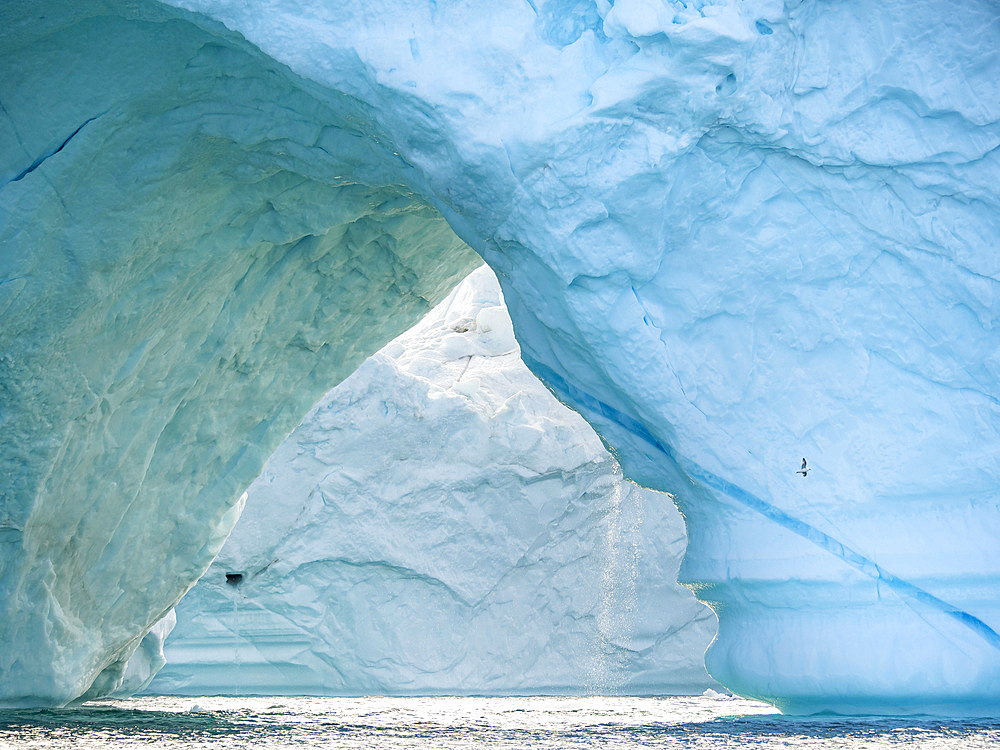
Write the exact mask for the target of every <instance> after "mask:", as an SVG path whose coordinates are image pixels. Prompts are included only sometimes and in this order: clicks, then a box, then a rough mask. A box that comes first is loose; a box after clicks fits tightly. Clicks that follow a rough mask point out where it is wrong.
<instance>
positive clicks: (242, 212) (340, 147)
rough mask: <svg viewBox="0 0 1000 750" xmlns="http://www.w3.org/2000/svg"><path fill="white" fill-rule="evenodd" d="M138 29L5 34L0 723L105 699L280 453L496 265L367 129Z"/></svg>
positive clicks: (301, 87) (196, 47)
mask: <svg viewBox="0 0 1000 750" xmlns="http://www.w3.org/2000/svg"><path fill="white" fill-rule="evenodd" d="M138 7H139V8H140V10H139V11H134V10H132V11H128V10H122V9H117V8H116V6H114V5H110V6H109V5H106V4H102V3H76V2H72V3H64V4H60V3H49V4H46V7H45V8H44V9H41V8H35V7H34V6H29V5H28V4H18V5H13V6H10V5H8V6H6V7H5V8H4V9H3V10H2V11H0V48H2V50H3V60H4V70H6V71H9V74H7V75H4V76H3V79H4V80H3V82H2V83H0V87H2V88H0V103H2V104H3V114H2V115H0V137H2V144H3V145H2V147H0V175H4V180H3V183H2V187H0V246H2V248H3V250H2V252H0V282H2V283H0V314H2V320H3V325H2V326H0V352H2V357H0V394H2V402H0V409H2V423H3V428H2V429H3V439H2V443H3V447H2V451H0V644H2V647H0V674H2V675H3V679H2V680H0V701H10V702H18V701H20V702H41V703H63V702H65V701H68V700H71V699H74V698H77V697H78V696H80V695H81V694H103V693H106V692H108V691H110V690H114V689H115V688H116V686H117V684H118V682H119V681H120V679H121V678H122V670H123V669H124V665H125V660H126V659H127V658H128V656H129V654H130V653H131V652H132V650H133V649H134V648H135V647H136V645H137V644H138V643H139V641H140V639H142V638H143V636H144V634H145V632H146V630H147V629H148V628H149V626H150V625H151V624H152V623H153V622H155V621H156V620H157V619H159V618H160V616H161V615H163V613H164V612H165V611H167V610H169V609H170V607H172V606H173V605H174V604H175V603H176V602H177V600H178V599H179V598H180V597H181V595H182V594H183V593H184V592H185V591H186V590H187V589H188V588H189V587H190V586H191V585H193V583H194V582H195V581H196V580H197V579H198V577H199V576H200V575H201V573H202V572H203V571H204V569H205V568H206V567H207V566H208V564H209V563H210V562H211V560H212V558H213V557H214V556H215V554H216V552H217V551H218V549H219V547H220V546H221V545H222V542H223V540H224V539H225V537H226V535H227V534H228V533H229V531H230V529H231V528H232V524H233V523H234V522H235V520H236V518H237V517H238V513H239V505H238V503H237V500H238V498H239V496H240V495H241V493H242V492H243V491H244V490H245V488H246V486H247V485H248V484H249V483H250V482H251V481H252V480H253V478H254V477H255V476H256V475H257V474H258V473H259V472H260V469H261V466H262V465H263V463H264V460H265V459H266V457H267V455H268V453H269V452H270V451H271V450H272V449H273V448H274V447H276V445H277V444H278V443H279V442H280V441H281V440H282V439H283V438H284V437H285V436H286V435H287V434H288V432H289V431H290V430H291V429H292V428H293V427H294V426H295V425H296V424H297V423H298V421H299V419H300V418H301V416H302V414H303V413H304V412H305V411H306V410H307V409H308V408H309V407H310V406H311V405H312V403H314V402H315V400H316V399H317V398H318V397H319V396H320V395H322V393H323V392H325V391H326V390H327V388H328V387H329V386H330V384H331V382H336V381H337V380H338V379H340V378H343V377H344V376H346V375H347V374H348V373H350V372H351V371H352V370H353V369H354V368H355V367H357V366H358V364H360V363H361V362H362V361H363V360H364V358H365V357H366V356H368V355H369V354H371V353H372V352H374V351H375V350H376V349H377V348H378V347H380V346H381V345H382V344H384V343H385V341H386V340H387V339H389V338H391V337H392V336H394V335H396V334H398V333H400V332H401V331H403V330H405V328H406V327H407V326H408V325H410V324H411V323H412V322H414V321H415V320H417V319H419V317H420V316H422V315H423V314H424V313H426V312H427V310H429V309H430V307H431V305H432V304H433V303H434V302H436V301H437V300H439V299H440V298H441V297H442V296H443V295H444V294H446V293H447V291H448V290H449V289H450V288H451V287H452V286H453V285H454V283H456V282H457V281H458V280H459V279H460V278H461V277H462V276H463V275H465V273H467V271H468V270H469V269H470V268H471V267H472V266H473V264H474V263H476V262H478V259H477V258H476V257H475V255H474V253H472V252H471V251H469V250H468V248H466V247H465V246H464V245H463V244H462V243H461V241H460V240H458V239H457V238H456V237H455V235H454V234H453V233H452V231H451V230H450V229H449V227H448V226H447V224H446V223H445V221H444V220H443V219H442V218H441V217H440V215H439V214H438V213H437V212H436V211H435V210H433V209H432V208H429V207H428V206H427V204H426V202H424V201H422V200H420V199H419V198H417V197H416V196H415V194H414V192H413V189H412V188H411V187H410V186H408V185H407V181H406V180H407V178H406V171H407V170H406V169H405V167H402V166H400V165H398V164H393V161H394V160H398V157H396V156H394V155H393V154H392V149H391V147H387V146H386V145H385V143H384V142H381V141H380V139H381V136H380V134H379V132H378V131H377V130H376V129H374V128H367V127H366V123H370V118H369V117H367V116H365V115H364V114H363V107H362V106H361V105H360V104H358V103H357V102H353V101H350V100H348V99H347V98H346V97H343V96H335V95H332V94H329V92H324V93H323V94H322V96H320V95H317V94H316V93H315V92H312V91H310V88H309V86H308V85H307V84H306V83H305V82H303V81H301V80H300V79H298V78H297V77H296V76H295V75H293V74H291V73H290V72H289V71H287V70H285V69H283V68H282V67H281V66H279V65H276V64H275V63H274V62H273V61H271V60H269V59H267V58H264V57H263V56H262V55H261V54H260V53H259V51H257V50H255V49H254V48H252V47H251V46H249V45H247V44H246V43H245V42H242V41H241V40H239V39H237V38H236V37H235V36H233V35H231V34H226V33H225V32H224V31H223V30H221V29H219V28H217V27H216V28H214V29H213V30H205V29H203V28H200V27H199V26H197V25H195V24H193V23H191V22H190V21H186V20H184V19H182V18H178V17H177V16H178V15H179V13H178V12H176V11H173V10H169V11H166V12H164V11H163V10H162V9H161V10H156V9H155V8H152V7H147V6H146V5H144V4H140V5H139V6H138ZM39 16H42V17H44V18H39ZM15 72H16V73H15ZM237 405H239V406H237ZM88 690H89V691H90V693H88Z"/></svg>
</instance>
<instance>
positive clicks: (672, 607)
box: [130, 267, 718, 695]
mask: <svg viewBox="0 0 1000 750" xmlns="http://www.w3.org/2000/svg"><path fill="white" fill-rule="evenodd" d="M683 549H684V525H683V521H682V520H681V518H680V515H679V514H678V513H677V511H676V509H675V508H674V507H673V504H672V503H671V501H670V498H669V497H667V496H665V495H662V494H659V493H656V492H651V491H649V490H642V489H640V488H638V487H636V486H635V485H632V484H630V483H628V482H624V481H622V478H621V473H620V470H618V467H617V464H616V463H615V461H614V460H613V459H612V458H611V457H610V456H609V455H608V454H607V452H606V451H605V450H604V448H603V446H602V445H601V443H600V441H599V440H598V438H597V436H596V435H595V434H594V432H593V430H592V429H591V428H590V426H589V425H587V423H586V422H584V421H583V419H581V418H580V417H579V415H577V414H575V413H574V412H572V411H570V410H568V409H566V408H565V407H564V406H563V405H562V404H560V403H559V402H558V401H556V399H555V398H554V397H553V396H552V395H551V394H550V393H549V392H548V391H547V390H546V389H545V387H544V386H543V385H542V384H541V383H539V382H538V380H537V379H536V378H535V377H534V376H533V375H532V374H531V373H530V372H529V371H528V369H527V368H526V367H525V366H524V364H523V363H522V362H521V361H520V357H519V356H518V347H517V344H516V342H515V341H514V334H513V331H512V329H511V323H510V318H509V316H508V315H507V314H506V312H505V310H504V307H503V302H502V299H501V297H500V292H499V286H498V285H497V282H496V279H495V277H494V276H493V274H492V273H491V272H490V271H489V269H487V268H485V267H484V268H481V269H479V270H477V271H476V272H474V273H473V275H472V276H470V277H469V278H468V279H466V280H465V281H464V282H463V283H462V284H461V285H460V286H459V287H458V288H457V289H456V290H455V291H454V292H453V293H452V294H451V295H450V296H449V297H448V298H447V299H446V300H445V301H443V302H442V303H441V304H439V305H438V306H437V307H436V308H435V309H434V310H433V311H432V312H431V313H430V314H428V316H427V317H426V318H425V319H424V320H422V321H421V322H420V324H418V325H417V326H416V327H414V328H413V329H411V330H410V331H408V332H406V333H405V334H403V335H402V336H400V337H399V338H397V339H395V340H394V341H393V342H391V343H390V344H388V345H387V346H386V347H384V348H383V349H382V350H380V351H379V352H378V353H377V354H376V355H375V356H373V357H372V358H371V359H369V360H367V361H366V362H365V363H364V364H363V365H362V366H361V367H360V368H359V369H358V370H357V371H356V372H355V373H354V374H352V375H351V376H350V377H349V378H347V379H346V380H345V381H344V382H343V383H341V384H340V385H339V386H337V387H336V388H334V389H333V390H332V391H330V393H328V394H327V395H326V396H324V398H323V399H322V400H321V401H320V402H319V404H317V405H316V407H315V408H314V409H313V410H312V411H311V412H310V413H309V415H308V416H307V417H306V418H305V419H304V420H303V423H302V424H301V425H300V426H299V427H298V428H296V430H295V431H294V432H293V433H292V434H291V435H290V436H289V438H288V440H286V441H285V442H284V443H283V444H282V445H281V447H280V448H279V449H278V450H277V451H276V452H275V453H274V454H273V455H272V456H271V458H270V459H269V460H268V462H267V464H266V465H265V467H264V471H263V474H262V475H261V476H260V477H259V478H258V479H257V480H256V481H255V482H254V483H253V485H252V486H251V487H250V489H249V491H248V498H247V504H246V507H245V509H244V511H243V514H242V516H241V517H240V520H239V522H238V523H237V525H236V527H235V528H234V529H233V533H232V534H231V535H230V537H229V539H228V540H227V542H226V544H225V546H224V547H223V548H222V551H221V552H220V554H219V557H218V558H217V559H216V560H215V562H214V563H213V564H212V566H211V567H210V568H209V569H208V572H207V573H206V574H205V576H204V577H202V579H201V580H200V581H199V582H198V585H197V586H195V588H194V589H192V590H191V591H190V592H189V593H188V594H187V595H186V596H185V598H184V600H183V601H182V602H181V604H180V605H179V607H178V608H177V612H178V625H177V627H176V629H175V630H174V632H173V633H172V634H171V636H170V638H169V640H168V641H167V645H166V658H167V666H166V667H165V668H164V670H163V671H162V672H161V673H160V674H158V675H157V677H156V679H155V681H154V682H153V683H152V685H151V687H150V690H151V691H152V692H160V693H178V692H180V693H186V694H193V695H199V694H200V695H217V694H230V693H237V694H238V693H244V694H246V693H250V694H279V693H284V694H292V695H301V694H305V693H319V694H331V693H333V694H338V695H344V694H355V695H372V694H390V695H391V694H400V693H408V694H414V693H415V694H428V693H441V692H445V693H449V694H456V693H465V694H468V693H473V694H495V693H505V694H510V693H533V694H537V693H539V692H558V693H570V694H577V695H578V694H582V693H584V692H587V691H591V692H598V693H600V694H608V693H613V692H622V693H626V694H636V693H655V694H662V693H664V692H669V693H678V692H680V693H687V692H697V693H700V692H702V691H703V690H705V689H706V688H707V687H711V686H715V687H718V685H717V684H716V683H714V682H713V681H712V680H711V679H710V678H709V677H708V675H707V673H706V672H705V668H704V664H703V654H704V652H705V648H706V647H707V645H708V643H709V641H711V639H712V637H713V636H714V635H715V618H714V616H713V615H712V613H711V612H710V611H709V610H708V609H706V608H705V607H703V606H702V605H700V604H698V603H697V602H696V601H695V600H694V597H693V596H692V595H691V592H690V591H688V590H687V589H684V588H681V587H680V586H678V585H677V584H676V583H675V582H674V581H675V579H676V575H677V568H678V566H679V565H680V558H681V554H682V553H683ZM227 575H228V578H227ZM236 576H240V578H239V580H238V581H236V580H235V577H236ZM130 664H131V663H130Z"/></svg>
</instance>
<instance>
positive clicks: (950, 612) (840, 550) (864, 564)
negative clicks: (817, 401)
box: [522, 353, 1000, 650]
mask: <svg viewBox="0 0 1000 750" xmlns="http://www.w3.org/2000/svg"><path fill="white" fill-rule="evenodd" d="M522 358H523V359H524V362H525V364H527V365H528V367H529V368H530V369H531V370H532V372H534V373H535V374H536V375H537V376H538V377H540V378H541V379H542V380H544V381H545V382H546V384H548V385H549V386H550V387H552V388H555V389H556V390H558V391H560V392H561V393H562V394H564V395H565V396H568V397H569V398H570V399H572V400H573V401H574V402H575V403H577V404H579V405H580V406H582V407H584V408H586V409H588V410H589V411H592V412H594V413H596V414H599V415H600V416H602V417H604V418H605V419H608V420H610V421H612V422H614V423H615V424H617V425H619V426H620V427H623V428H624V429H625V430H627V431H628V432H630V433H632V434H633V435H635V436H636V437H638V438H640V439H642V440H643V441H645V442H646V443H648V444H649V445H651V446H652V447H653V448H655V449H656V450H658V451H659V452H660V453H662V454H663V455H665V456H666V457H667V458H668V459H670V460H671V461H672V462H673V463H675V464H676V465H677V466H679V467H680V468H681V469H682V470H684V471H685V472H686V473H687V474H688V476H690V477H691V478H692V479H694V480H696V481H698V482H700V483H702V484H703V485H705V486H707V487H711V488H712V489H713V490H716V491H718V492H721V493H723V494H725V495H727V496H729V497H731V498H732V499H734V500H736V501H737V502H739V503H742V504H743V505H745V506H746V507H748V508H750V509H751V510H754V511H757V512H758V513H760V514H761V515H763V516H764V517H766V518H768V519H770V520H772V521H774V522H775V523H777V524H779V525H780V526H782V527H784V528H786V529H788V530H789V531H791V532H792V533H794V534H798V535H799V536H801V537H803V538H804V539H808V540H809V541H810V542H812V543H813V544H815V545H817V546H818V547H820V548H822V549H824V550H826V551H827V552H829V553H830V554H831V555H833V556H834V557H837V558H839V559H840V560H842V561H843V562H845V563H846V564H847V565H849V566H851V567H852V568H854V569H855V570H858V571H860V572H861V573H864V574H865V575H867V576H870V577H871V578H873V579H875V580H877V581H881V582H882V583H884V584H886V585H887V586H889V587H890V588H891V589H892V590H893V591H895V592H896V593H897V594H899V595H900V596H903V597H905V598H907V599H910V600H913V601H916V602H919V603H920V604H924V605H926V606H929V607H932V608H933V609H936V610H938V611H939V612H941V613H942V614H944V615H947V616H948V617H950V618H951V619H953V620H955V621H956V622H958V623H960V624H961V625H964V626H965V627H967V628H969V629H970V630H971V631H972V632H974V633H975V634H976V635H978V636H979V637H980V638H982V639H983V640H984V641H986V642H987V643H988V644H989V645H991V646H993V648H996V649H998V650H1000V634H998V633H997V632H996V631H995V630H994V629H993V628H991V627H990V626H989V625H987V624H986V623H985V622H983V621H982V620H980V619H979V618H978V617H976V616H975V615H973V614H970V613H969V612H966V611H964V610H962V609H959V608H958V607H956V606H954V605H952V604H949V603H948V602H946V601H944V600H943V599H939V598H938V597H936V596H934V595H933V594H931V593H930V592H929V591H925V590H924V589H922V588H920V587H919V586H917V585H916V584H913V583H910V582H909V581H905V580H903V579H902V578H900V577H898V576H896V575H893V574H892V573H890V572H889V571H887V570H885V569H884V568H881V567H880V566H879V565H878V563H876V562H875V561H874V560H872V559H871V558H869V557H866V556H865V555H862V554H861V553H860V552H857V551H855V550H853V549H851V548H850V547H848V546H847V545H845V544H843V543H842V542H839V541H837V540H836V539H835V538H833V537H832V536H830V535H829V534H827V533H826V532H823V531H820V530H819V529H817V528H816V527H815V526H813V525H811V524H809V523H806V522H805V521H803V520H801V519H799V518H795V517H794V516H792V515H789V514H788V513H786V512H785V511H783V510H781V509H780V508H777V507H775V506H774V505H771V504H770V503H769V502H767V501H766V500H763V499H761V498H759V497H757V496H756V495H754V494H753V493H751V492H748V491H747V490H745V489H743V488H742V487H739V486H737V485H735V484H733V483H732V482H729V481H727V480H726V479H723V478H722V477H720V476H718V475H716V474H713V473H712V472H710V471H708V470H707V469H704V468H702V467H701V466H699V465H698V464H696V463H694V462H693V461H689V460H687V459H684V458H682V457H680V456H678V455H677V454H676V453H675V452H674V450H673V449H672V448H671V447H670V446H669V445H665V444H664V443H662V442H661V441H660V440H659V439H658V438H657V437H656V436H655V435H654V434H653V433H652V432H651V431H650V430H649V428H648V427H646V425H644V424H642V423H641V422H639V421H638V420H636V419H633V418H632V417H630V416H629V415H627V414H624V413H623V412H621V411H619V410H618V409H616V408H615V407H613V406H611V405H609V404H606V403H604V402H603V401H601V400H599V399H597V398H595V397H594V396H592V395H590V394H589V393H587V392H585V391H583V390H580V389H579V388H577V387H576V386H574V385H573V384H572V383H569V382H568V381H567V380H566V379H565V378H563V377H562V376H560V375H558V374H557V373H556V372H554V371H553V370H551V369H550V368H548V367H546V366H545V365H543V364H541V363H540V362H537V361H535V360H533V359H531V358H529V357H528V356H527V355H524V354H523V353H522Z"/></svg>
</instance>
